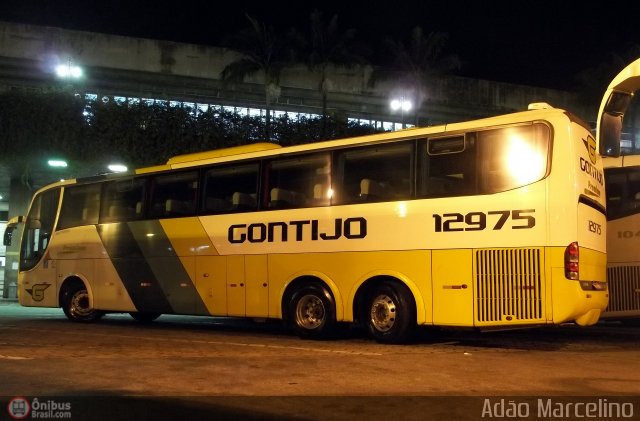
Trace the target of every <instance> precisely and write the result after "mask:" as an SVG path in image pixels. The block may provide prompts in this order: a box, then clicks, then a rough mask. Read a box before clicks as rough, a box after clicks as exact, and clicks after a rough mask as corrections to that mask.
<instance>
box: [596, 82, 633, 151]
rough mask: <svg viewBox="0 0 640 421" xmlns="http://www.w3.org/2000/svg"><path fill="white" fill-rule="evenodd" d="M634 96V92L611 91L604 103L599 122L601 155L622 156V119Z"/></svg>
mask: <svg viewBox="0 0 640 421" xmlns="http://www.w3.org/2000/svg"><path fill="white" fill-rule="evenodd" d="M632 98H633V94H630V93H626V92H615V91H614V92H611V94H610V95H609V97H608V99H607V101H606V102H605V103H604V106H603V107H602V110H601V113H600V121H599V124H598V141H599V146H600V150H599V152H600V155H601V156H612V157H618V156H620V138H621V134H622V120H623V119H624V113H625V112H626V111H627V108H628V107H629V104H630V103H631V99H632Z"/></svg>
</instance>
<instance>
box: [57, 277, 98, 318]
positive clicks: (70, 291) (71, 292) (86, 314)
mask: <svg viewBox="0 0 640 421" xmlns="http://www.w3.org/2000/svg"><path fill="white" fill-rule="evenodd" d="M61 304H62V310H63V311H64V314H65V316H67V318H68V319H69V320H72V321H74V322H92V321H94V320H98V319H99V318H100V317H102V316H103V313H102V312H101V311H98V310H96V309H94V308H92V307H91V305H90V300H89V292H88V291H87V288H85V287H84V285H83V286H78V285H77V286H74V287H69V288H67V289H66V290H65V291H64V293H63V294H62V299H61Z"/></svg>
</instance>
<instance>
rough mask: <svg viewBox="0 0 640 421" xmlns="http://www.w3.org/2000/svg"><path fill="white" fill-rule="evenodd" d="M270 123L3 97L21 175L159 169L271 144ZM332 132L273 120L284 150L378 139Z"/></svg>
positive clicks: (2, 137) (11, 151)
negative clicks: (67, 168)
mask: <svg viewBox="0 0 640 421" xmlns="http://www.w3.org/2000/svg"><path fill="white" fill-rule="evenodd" d="M265 124H266V121H265V119H264V117H252V116H243V115H239V114H237V113H234V112H231V111H227V110H226V109H224V108H223V107H209V108H208V109H207V110H204V111H203V110H200V109H194V108H189V107H181V106H179V107H174V106H170V105H169V104H168V103H166V102H165V103H158V102H156V103H154V104H146V103H144V102H138V103H127V102H124V103H118V102H115V101H113V100H111V101H107V102H102V101H89V102H87V101H85V100H84V98H80V97H78V96H74V95H72V94H68V93H35V94H34V93H28V92H7V93H3V94H0V148H2V149H1V150H2V151H3V152H2V154H1V155H0V165H3V166H5V167H8V168H10V170H11V172H12V174H13V175H21V174H22V173H23V172H24V171H25V167H27V168H28V167H34V166H36V165H38V162H44V161H43V160H44V159H45V158H49V157H53V156H56V157H60V158H64V159H66V160H67V161H70V162H72V163H74V165H75V167H76V169H77V172H78V174H76V175H89V174H88V173H87V172H89V171H94V170H95V168H98V167H100V168H103V167H104V165H106V164H107V163H108V162H109V161H114V160H118V161H122V162H125V163H127V164H128V165H129V166H130V167H141V166H147V165H156V164H160V163H163V162H166V160H167V159H168V158H170V157H171V156H175V155H179V154H184V153H191V152H198V151H204V150H211V149H218V148H224V147H228V146H236V145H244V144H248V143H252V142H262V141H265V138H264V128H265ZM328 124H329V125H328V127H329V131H328V134H327V135H325V136H323V135H322V133H321V126H322V121H321V117H320V116H318V117H317V118H304V117H303V118H300V119H299V120H298V119H291V118H289V117H288V116H287V115H285V116H283V117H279V118H275V119H274V120H273V121H272V122H271V125H272V128H273V135H272V138H273V139H276V140H277V141H278V142H279V143H280V144H282V145H294V144H300V143H310V142H316V141H319V140H324V139H332V138H338V137H350V136H355V135H361V134H368V133H374V132H375V131H376V130H375V129H374V128H372V127H371V126H368V125H359V124H355V123H348V122H347V121H345V120H338V119H335V118H332V119H330V120H329V123H328Z"/></svg>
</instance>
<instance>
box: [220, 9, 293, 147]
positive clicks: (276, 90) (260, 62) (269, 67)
mask: <svg viewBox="0 0 640 421" xmlns="http://www.w3.org/2000/svg"><path fill="white" fill-rule="evenodd" d="M246 16H247V19H248V20H249V22H250V27H249V28H247V29H244V30H242V31H240V32H238V33H237V34H235V35H234V36H232V37H231V38H230V39H229V40H227V41H226V42H225V43H226V44H228V45H229V47H230V48H231V49H233V50H235V51H237V52H239V53H240V54H241V57H240V58H238V59H237V60H235V61H233V62H231V63H229V64H228V65H227V66H226V67H225V68H224V69H223V70H222V72H221V74H220V76H221V78H222V80H223V81H229V82H242V81H243V80H244V78H245V77H246V76H250V75H253V74H256V73H258V74H262V76H263V77H264V94H265V104H266V105H265V109H266V117H265V137H266V139H267V140H271V104H272V102H273V101H274V100H276V99H277V98H278V97H279V96H280V74H281V73H282V69H283V68H284V67H285V66H286V65H288V64H290V63H292V62H293V59H294V51H295V50H296V47H297V45H299V36H298V35H297V33H296V32H295V31H294V30H290V32H289V33H288V34H287V36H286V37H280V36H279V35H278V34H277V33H276V31H275V30H274V28H273V26H271V25H267V24H265V23H261V22H258V20H256V19H255V18H253V17H251V16H249V15H246Z"/></svg>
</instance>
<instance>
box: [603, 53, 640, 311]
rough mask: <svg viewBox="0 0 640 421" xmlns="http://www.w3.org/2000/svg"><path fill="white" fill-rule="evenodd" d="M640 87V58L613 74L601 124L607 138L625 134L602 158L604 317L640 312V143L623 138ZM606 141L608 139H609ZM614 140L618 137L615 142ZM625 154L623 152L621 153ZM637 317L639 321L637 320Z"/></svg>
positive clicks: (636, 105) (619, 136) (604, 103)
mask: <svg viewBox="0 0 640 421" xmlns="http://www.w3.org/2000/svg"><path fill="white" fill-rule="evenodd" d="M638 89H640V59H639V60H636V61H634V62H632V63H631V64H629V65H628V66H627V67H626V68H625V69H623V70H622V71H621V72H620V74H618V76H616V77H615V78H614V80H613V81H612V82H611V84H610V85H609V87H608V89H607V94H606V95H605V97H604V99H603V101H602V104H601V106H600V116H601V117H602V116H604V117H603V119H602V121H609V122H610V124H608V126H607V127H608V128H607V129H602V128H599V132H598V136H599V138H600V139H603V138H605V137H607V136H609V137H610V138H611V139H620V143H619V147H620V149H621V150H616V151H609V152H613V153H610V154H608V155H611V156H607V157H605V158H604V159H603V161H604V164H603V165H604V173H605V185H606V197H607V278H608V282H609V288H610V291H609V294H610V297H609V306H608V307H607V309H606V311H605V312H604V313H603V314H602V318H603V319H623V320H625V319H626V320H628V319H634V318H635V319H637V318H638V317H640V256H639V255H638V252H639V251H640V215H639V213H640V155H639V152H640V145H638V144H636V142H635V141H634V139H633V138H631V139H622V137H621V133H622V129H623V124H622V121H623V117H624V115H625V114H626V113H628V112H629V111H630V109H632V107H636V111H635V112H636V114H637V107H638V105H640V104H638V103H637V101H635V102H633V98H634V93H635V92H636V91H637V90H638ZM604 142H607V140H605V141H604ZM611 143H613V142H611ZM620 155H621V156H620ZM634 321H635V320H634Z"/></svg>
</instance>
